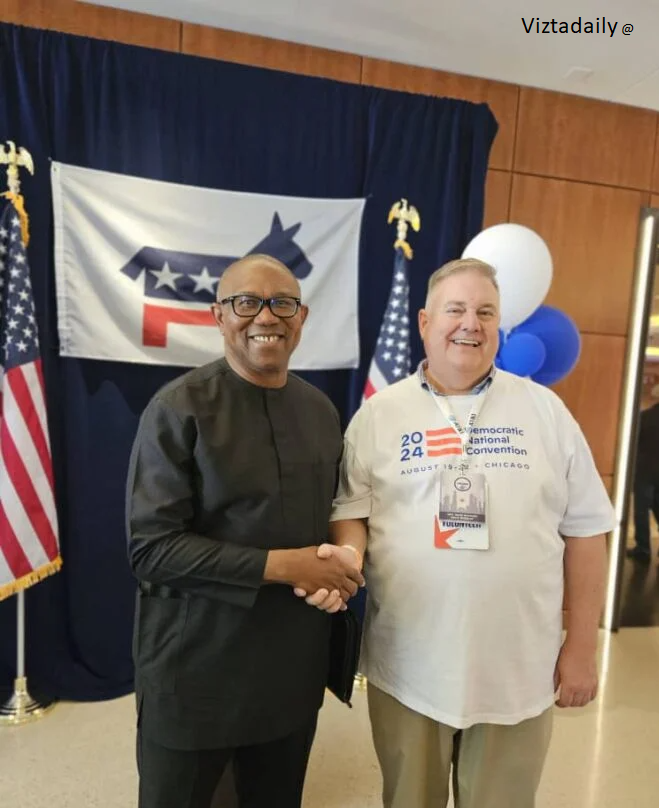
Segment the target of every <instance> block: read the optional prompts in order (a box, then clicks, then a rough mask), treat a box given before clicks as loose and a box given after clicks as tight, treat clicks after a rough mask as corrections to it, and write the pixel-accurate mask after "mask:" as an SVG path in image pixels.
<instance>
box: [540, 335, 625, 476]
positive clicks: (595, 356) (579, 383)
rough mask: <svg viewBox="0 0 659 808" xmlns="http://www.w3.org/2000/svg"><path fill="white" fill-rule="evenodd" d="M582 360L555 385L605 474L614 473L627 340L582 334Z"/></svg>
mask: <svg viewBox="0 0 659 808" xmlns="http://www.w3.org/2000/svg"><path fill="white" fill-rule="evenodd" d="M582 340H583V342H582V350H581V357H580V358H579V363H578V364H577V366H576V368H575V369H574V370H573V371H572V373H570V374H569V375H568V376H567V377H566V378H565V379H563V380H562V381H560V382H559V383H558V384H556V385H555V386H554V388H553V389H554V390H555V391H556V393H558V395H559V396H560V397H561V398H562V399H563V401H564V402H565V404H566V405H567V406H568V408H569V409H570V412H571V413H572V415H574V417H575V418H576V419H577V421H578V422H579V424H580V425H581V428H582V429H583V431H584V434H585V435H586V439H587V441H588V443H589V445H590V448H591V450H592V452H593V456H594V458H595V463H596V464H597V469H598V471H599V473H600V474H602V475H610V474H613V471H614V466H615V452H616V439H617V434H618V411H619V405H620V394H621V388H622V377H623V370H624V363H625V349H626V344H627V340H626V339H625V338H624V337H610V336H604V335H601V334H583V335H582Z"/></svg>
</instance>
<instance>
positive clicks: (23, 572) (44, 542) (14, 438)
mask: <svg viewBox="0 0 659 808" xmlns="http://www.w3.org/2000/svg"><path fill="white" fill-rule="evenodd" d="M61 564H62V561H61V558H60V554H59V542H58V530H57V515H56V511H55V493H54V485H53V468H52V461H51V452H50V441H49V438H48V423H47V418H46V401H45V393H44V382H43V373H42V368H41V358H40V355H39V339H38V334H37V325H36V319H35V315H34V300H33V297H32V284H31V281H30V270H29V266H28V262H27V254H26V251H25V245H24V244H23V238H22V234H21V220H20V218H19V215H18V213H17V211H16V209H15V208H14V206H13V204H12V203H11V202H10V203H5V204H4V209H3V210H2V211H1V213H0V600H1V599H3V598H6V597H8V596H9V595H12V594H14V593H15V592H18V591H19V590H21V589H25V588H26V587H28V586H31V585H32V584H34V583H36V582H37V581H39V580H41V579H42V578H44V577H45V576H47V575H50V574H52V573H54V572H57V570H58V569H59V568H60V567H61Z"/></svg>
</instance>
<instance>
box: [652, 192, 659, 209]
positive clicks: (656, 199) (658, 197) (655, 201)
mask: <svg viewBox="0 0 659 808" xmlns="http://www.w3.org/2000/svg"><path fill="white" fill-rule="evenodd" d="M650 205H651V206H652V207H653V208H659V194H652V196H651V197H650Z"/></svg>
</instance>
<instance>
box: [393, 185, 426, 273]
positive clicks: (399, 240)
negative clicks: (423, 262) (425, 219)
mask: <svg viewBox="0 0 659 808" xmlns="http://www.w3.org/2000/svg"><path fill="white" fill-rule="evenodd" d="M394 220H396V241H395V242H394V248H395V249H398V247H400V248H401V250H402V251H403V252H404V253H405V257H406V258H407V259H408V260H409V259H411V258H412V256H413V255H414V252H413V250H412V248H411V247H410V245H409V244H408V242H407V230H408V228H409V227H410V226H411V227H412V230H414V231H415V232H416V233H418V232H419V230H420V229H421V217H420V216H419V211H418V210H417V209H416V208H415V207H414V206H413V205H408V202H407V199H401V200H400V202H396V203H395V204H394V205H392V206H391V210H390V211H389V217H388V219H387V223H388V224H391V223H392V222H393V221H394Z"/></svg>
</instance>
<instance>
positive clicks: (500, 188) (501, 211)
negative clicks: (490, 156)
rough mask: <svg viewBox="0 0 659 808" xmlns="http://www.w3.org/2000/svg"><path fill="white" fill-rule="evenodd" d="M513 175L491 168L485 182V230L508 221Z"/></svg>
mask: <svg viewBox="0 0 659 808" xmlns="http://www.w3.org/2000/svg"><path fill="white" fill-rule="evenodd" d="M511 183H512V174H511V173H510V172H509V171H497V170H496V169H493V168H490V169H489V170H488V172H487V178H486V180H485V215H484V217H483V229H485V228H486V227H492V226H493V225H495V224H502V223H503V222H507V221H508V215H509V211H510V185H511Z"/></svg>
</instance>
